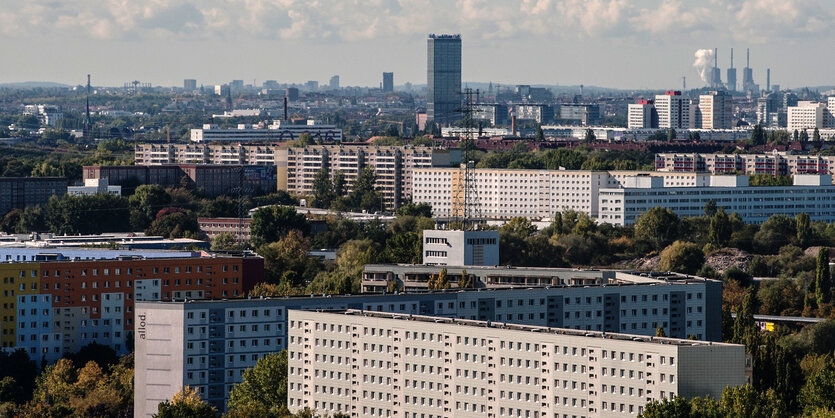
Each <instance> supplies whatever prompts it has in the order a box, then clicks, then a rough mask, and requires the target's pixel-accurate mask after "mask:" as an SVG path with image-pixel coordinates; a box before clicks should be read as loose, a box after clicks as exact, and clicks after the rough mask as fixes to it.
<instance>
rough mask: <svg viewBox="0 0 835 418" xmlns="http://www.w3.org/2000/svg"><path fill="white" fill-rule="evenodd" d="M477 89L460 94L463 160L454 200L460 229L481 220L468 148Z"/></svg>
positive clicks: (472, 134) (472, 141) (472, 142)
mask: <svg viewBox="0 0 835 418" xmlns="http://www.w3.org/2000/svg"><path fill="white" fill-rule="evenodd" d="M479 93H480V92H479V91H478V90H476V91H473V90H472V89H470V88H467V89H465V90H464V91H463V92H462V93H461V94H462V95H463V96H464V97H463V99H464V100H462V102H463V106H462V108H461V116H462V118H461V119H462V125H463V126H464V136H463V138H462V139H464V147H463V148H464V152H463V155H462V158H463V160H464V161H463V162H462V163H461V167H460V169H459V172H458V176H459V177H458V186H459V187H458V193H457V194H458V196H456V198H455V201H456V202H457V203H458V205H459V210H457V211H456V218H460V222H461V229H463V230H465V231H466V230H469V229H471V228H473V227H474V226H475V224H476V223H479V222H481V219H482V216H481V209H480V204H479V199H478V189H477V188H476V187H475V163H474V162H473V161H472V160H471V159H470V158H471V155H470V150H471V148H472V147H473V146H475V139H476V138H475V136H476V126H475V121H474V120H473V111H474V110H473V107H474V106H475V104H476V103H478V100H479V98H478V96H479Z"/></svg>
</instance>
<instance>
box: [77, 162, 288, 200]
mask: <svg viewBox="0 0 835 418" xmlns="http://www.w3.org/2000/svg"><path fill="white" fill-rule="evenodd" d="M82 172H83V177H84V181H85V182H86V181H88V180H93V179H105V178H106V179H108V182H109V184H114V185H120V186H122V185H124V183H127V184H133V183H134V182H138V183H139V184H159V185H161V186H163V187H169V186H174V187H179V186H184V185H185V186H189V187H193V188H194V189H196V190H198V191H199V192H201V193H203V194H206V195H207V196H211V197H215V196H220V195H229V194H232V193H237V191H238V190H239V189H240V188H241V186H242V185H243V193H244V194H263V193H269V192H272V191H275V190H276V184H277V180H276V168H275V167H274V166H264V165H215V164H211V165H210V164H176V165H145V166H143V165H135V166H130V165H126V166H99V165H97V166H84V169H83V170H82Z"/></svg>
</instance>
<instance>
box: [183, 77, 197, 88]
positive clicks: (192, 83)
mask: <svg viewBox="0 0 835 418" xmlns="http://www.w3.org/2000/svg"><path fill="white" fill-rule="evenodd" d="M183 90H185V91H194V90H197V80H195V79H193V78H187V79H185V80H183Z"/></svg>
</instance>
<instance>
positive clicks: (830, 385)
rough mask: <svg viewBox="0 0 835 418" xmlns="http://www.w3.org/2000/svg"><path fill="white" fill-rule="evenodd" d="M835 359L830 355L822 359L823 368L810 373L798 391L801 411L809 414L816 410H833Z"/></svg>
mask: <svg viewBox="0 0 835 418" xmlns="http://www.w3.org/2000/svg"><path fill="white" fill-rule="evenodd" d="M833 393H835V359H833V357H832V354H828V355H826V357H824V359H823V367H821V368H820V369H818V370H817V371H815V372H814V373H812V375H811V376H809V379H808V380H807V381H806V384H805V385H803V389H801V390H800V404H801V406H802V407H803V411H804V412H806V413H808V414H811V413H812V412H813V411H815V410H816V409H820V408H825V409H830V410H835V396H832V394H833Z"/></svg>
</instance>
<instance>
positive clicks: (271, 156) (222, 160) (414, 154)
mask: <svg viewBox="0 0 835 418" xmlns="http://www.w3.org/2000/svg"><path fill="white" fill-rule="evenodd" d="M460 159H461V153H460V150H437V149H432V148H429V147H414V146H399V147H398V146H368V145H312V146H308V147H289V148H287V147H280V146H277V145H252V144H213V145H208V144H199V145H195V144H139V145H137V146H136V150H135V160H136V164H137V165H146V166H156V165H171V164H186V163H194V162H198V163H199V164H207V165H250V166H275V167H276V176H277V185H278V189H279V190H285V191H287V192H290V193H294V194H298V195H309V194H311V193H312V191H313V187H312V185H313V178H314V177H315V176H316V173H318V172H319V170H321V169H322V168H323V167H324V168H326V169H327V170H328V172H329V174H330V176H331V178H333V175H334V174H335V173H336V172H337V171H340V172H342V174H343V176H344V178H345V184H346V187H347V189H348V191H350V190H351V187H352V186H353V184H354V182H355V181H356V179H357V176H358V175H359V172H360V171H361V170H362V169H363V168H364V167H370V168H371V169H373V170H374V173H375V175H376V176H377V181H376V184H375V187H376V188H377V190H379V191H380V193H381V194H382V197H383V200H384V203H385V204H386V207H387V208H389V209H391V208H397V207H399V206H400V205H401V204H402V203H403V202H405V201H407V200H409V199H410V198H411V196H412V188H413V186H412V183H413V172H414V170H415V169H416V168H424V167H438V166H440V167H449V166H451V165H457V164H458V163H459V162H460Z"/></svg>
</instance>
